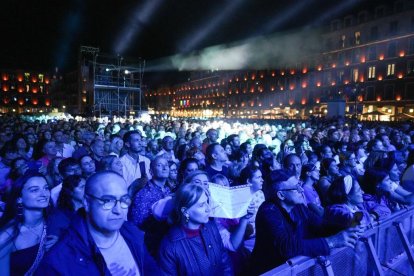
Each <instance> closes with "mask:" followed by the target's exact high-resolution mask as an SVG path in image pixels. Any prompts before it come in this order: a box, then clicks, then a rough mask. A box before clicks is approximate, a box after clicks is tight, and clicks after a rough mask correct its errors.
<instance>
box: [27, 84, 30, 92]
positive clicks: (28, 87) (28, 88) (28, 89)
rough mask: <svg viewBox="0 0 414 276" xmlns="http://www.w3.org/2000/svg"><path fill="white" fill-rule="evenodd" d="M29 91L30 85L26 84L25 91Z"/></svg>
mask: <svg viewBox="0 0 414 276" xmlns="http://www.w3.org/2000/svg"><path fill="white" fill-rule="evenodd" d="M29 91H30V86H29V85H28V84H26V92H27V93H29Z"/></svg>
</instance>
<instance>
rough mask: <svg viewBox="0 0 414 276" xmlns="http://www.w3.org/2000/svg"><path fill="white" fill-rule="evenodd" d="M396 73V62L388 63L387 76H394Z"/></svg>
mask: <svg viewBox="0 0 414 276" xmlns="http://www.w3.org/2000/svg"><path fill="white" fill-rule="evenodd" d="M394 74H395V63H391V64H388V65H387V76H392V75H394Z"/></svg>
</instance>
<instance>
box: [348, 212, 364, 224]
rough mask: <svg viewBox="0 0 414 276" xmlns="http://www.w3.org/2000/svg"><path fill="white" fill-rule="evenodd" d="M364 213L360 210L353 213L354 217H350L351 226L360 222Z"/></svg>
mask: <svg viewBox="0 0 414 276" xmlns="http://www.w3.org/2000/svg"><path fill="white" fill-rule="evenodd" d="M363 217H364V214H363V213H362V212H360V211H358V212H355V213H354V217H353V218H352V222H351V227H355V226H357V225H360V224H361V221H362V218H363Z"/></svg>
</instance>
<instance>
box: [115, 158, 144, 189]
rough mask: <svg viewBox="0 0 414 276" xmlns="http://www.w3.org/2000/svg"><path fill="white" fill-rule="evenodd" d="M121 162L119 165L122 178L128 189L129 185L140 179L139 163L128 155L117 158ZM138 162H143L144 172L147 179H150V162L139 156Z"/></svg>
mask: <svg viewBox="0 0 414 276" xmlns="http://www.w3.org/2000/svg"><path fill="white" fill-rule="evenodd" d="M119 160H121V163H122V165H123V168H122V176H123V177H124V179H125V181H126V183H127V185H128V187H129V185H131V183H132V182H134V180H136V179H138V178H141V175H142V174H141V169H140V167H139V162H137V161H136V160H135V159H134V158H132V157H131V155H129V154H128V153H127V154H125V155H124V156H122V157H121V158H119ZM139 161H140V162H141V161H144V162H145V170H146V173H147V177H148V179H151V174H150V163H151V161H150V160H149V159H148V158H147V157H145V156H142V155H139Z"/></svg>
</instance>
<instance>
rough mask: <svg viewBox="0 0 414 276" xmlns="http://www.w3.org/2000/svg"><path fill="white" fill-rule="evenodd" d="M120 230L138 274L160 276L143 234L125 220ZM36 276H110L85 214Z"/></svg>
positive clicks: (47, 256) (53, 251)
mask: <svg viewBox="0 0 414 276" xmlns="http://www.w3.org/2000/svg"><path fill="white" fill-rule="evenodd" d="M120 233H121V235H122V237H123V238H124V240H125V242H126V243H127V245H128V247H129V249H130V251H131V254H132V256H133V257H134V259H135V262H136V264H137V266H138V268H139V272H140V275H159V274H160V272H159V268H158V266H157V265H156V264H155V261H154V260H153V259H152V258H151V256H150V255H149V254H148V252H147V251H146V248H145V246H144V234H143V232H141V231H139V230H138V229H137V227H135V226H134V225H132V224H130V223H128V222H125V223H124V224H123V225H122V227H121V229H120ZM35 275H68V276H69V275H71V276H72V275H88V276H93V275H111V273H110V272H109V270H108V269H107V266H106V263H105V260H104V258H103V256H102V254H101V253H100V251H99V249H98V247H97V246H96V244H95V242H94V240H93V238H92V236H91V235H90V233H89V230H88V228H87V224H86V219H85V218H84V216H77V217H76V218H74V220H73V222H72V224H71V226H70V228H69V229H68V231H67V232H66V233H65V235H64V236H63V237H62V238H61V240H60V241H59V242H58V243H57V244H56V245H55V246H54V247H53V248H52V249H51V250H50V251H49V252H48V253H47V254H46V256H45V257H44V259H43V260H42V262H41V264H40V266H39V268H38V270H37V271H36V273H35Z"/></svg>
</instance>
